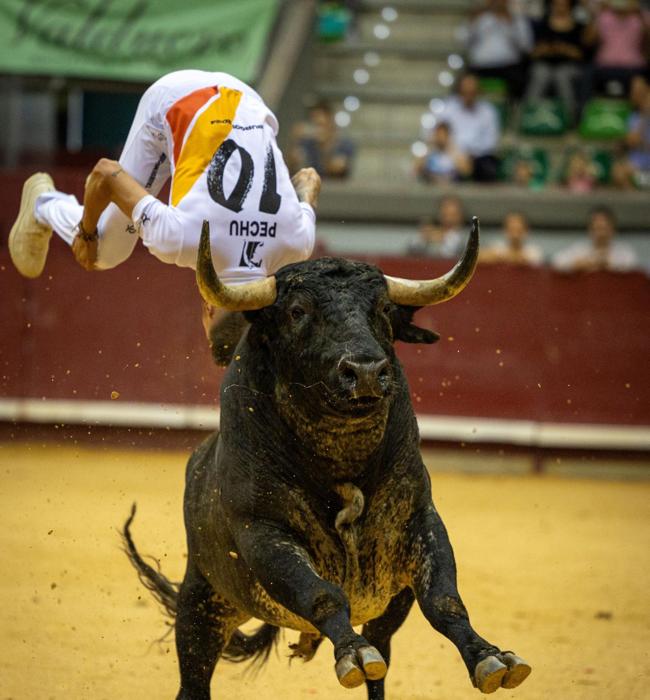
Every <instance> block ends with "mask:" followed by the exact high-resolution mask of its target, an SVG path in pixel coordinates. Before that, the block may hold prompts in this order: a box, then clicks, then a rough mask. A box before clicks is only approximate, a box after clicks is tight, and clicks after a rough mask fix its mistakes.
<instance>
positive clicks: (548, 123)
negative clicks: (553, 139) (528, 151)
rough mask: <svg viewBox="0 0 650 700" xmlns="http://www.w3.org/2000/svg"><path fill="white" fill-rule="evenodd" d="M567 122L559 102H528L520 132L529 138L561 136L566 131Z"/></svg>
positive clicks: (523, 109)
mask: <svg viewBox="0 0 650 700" xmlns="http://www.w3.org/2000/svg"><path fill="white" fill-rule="evenodd" d="M566 128H567V122H566V117H565V115H564V111H563V109H562V106H561V104H560V103H559V102H558V101H557V100H539V101H538V102H527V103H526V104H525V105H524V106H523V108H522V112H521V122H520V124H519V130H520V131H521V133H522V134H526V135H527V136H559V135H560V134H563V133H564V132H565V131H566Z"/></svg>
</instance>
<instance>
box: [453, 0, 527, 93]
mask: <svg viewBox="0 0 650 700" xmlns="http://www.w3.org/2000/svg"><path fill="white" fill-rule="evenodd" d="M467 29H468V31H467V54H468V64H469V67H470V70H471V71H472V72H473V73H476V75H478V76H480V77H482V78H501V79H503V80H505V81H506V83H507V84H508V93H509V94H510V95H511V96H513V97H521V95H522V93H523V89H524V83H525V80H526V64H525V61H526V55H527V54H528V53H529V52H530V50H531V48H532V43H533V37H532V30H531V26H530V21H529V19H528V18H527V17H526V16H525V15H524V14H522V13H521V12H512V11H511V10H510V8H509V2H508V0H487V2H486V3H485V4H484V5H483V6H482V7H481V8H480V9H478V10H477V11H476V13H475V14H474V16H473V18H472V19H471V20H470V22H469V25H468V28H467Z"/></svg>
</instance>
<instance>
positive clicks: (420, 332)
mask: <svg viewBox="0 0 650 700" xmlns="http://www.w3.org/2000/svg"><path fill="white" fill-rule="evenodd" d="M395 340H401V341H402V342H404V343H427V344H429V345H430V344H431V343H435V342H437V341H438V340H440V336H439V335H438V334H437V333H434V332H433V331H429V330H427V329H426V328H418V327H417V326H415V325H413V324H412V323H409V324H408V325H405V326H403V327H402V328H400V329H399V331H398V332H397V333H396V334H395Z"/></svg>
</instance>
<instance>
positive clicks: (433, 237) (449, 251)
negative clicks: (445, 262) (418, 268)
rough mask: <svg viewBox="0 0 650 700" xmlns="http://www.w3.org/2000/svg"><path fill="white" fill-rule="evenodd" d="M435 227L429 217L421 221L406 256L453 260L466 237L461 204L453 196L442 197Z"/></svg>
mask: <svg viewBox="0 0 650 700" xmlns="http://www.w3.org/2000/svg"><path fill="white" fill-rule="evenodd" d="M438 221H439V224H438V225H437V226H436V225H435V224H434V222H433V220H432V219H431V217H428V218H425V219H422V221H420V226H419V229H418V236H417V238H416V239H415V240H414V241H412V242H411V243H410V244H409V246H408V248H407V254H408V255H413V256H427V257H434V258H455V257H456V256H457V255H458V254H459V253H460V251H461V249H462V247H463V242H464V240H465V237H466V235H467V232H466V231H465V213H464V211H463V205H462V202H461V201H460V199H459V198H458V197H455V196H453V195H450V196H447V197H443V198H442V199H441V200H440V204H439V205H438Z"/></svg>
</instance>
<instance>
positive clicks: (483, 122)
mask: <svg viewBox="0 0 650 700" xmlns="http://www.w3.org/2000/svg"><path fill="white" fill-rule="evenodd" d="M456 92H457V94H456V95H452V96H451V97H449V98H448V99H447V101H446V102H445V107H444V110H443V111H442V113H441V114H440V120H441V121H445V122H447V123H448V124H449V126H450V128H451V134H452V138H453V141H454V143H455V144H456V146H457V148H458V149H459V150H460V151H462V152H463V153H465V154H467V155H468V156H470V157H471V159H472V163H473V170H472V178H473V179H474V180H476V181H477V182H493V181H494V180H496V179H497V175H498V167H499V161H498V159H497V157H496V150H497V146H498V144H499V138H500V136H501V129H500V126H499V115H498V114H497V111H496V109H495V107H494V105H492V104H490V103H489V102H488V101H487V100H482V99H479V94H478V93H479V85H478V79H477V78H476V76H474V75H471V74H466V75H464V76H463V77H462V78H461V79H460V81H459V82H458V87H457V91H456Z"/></svg>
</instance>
